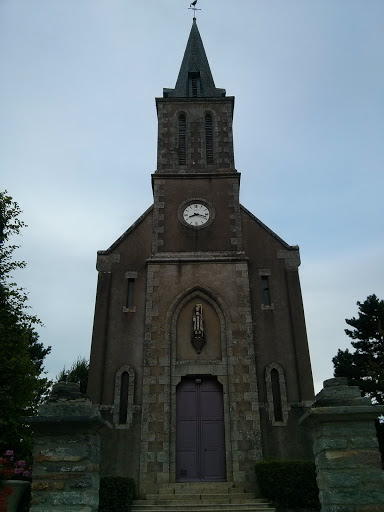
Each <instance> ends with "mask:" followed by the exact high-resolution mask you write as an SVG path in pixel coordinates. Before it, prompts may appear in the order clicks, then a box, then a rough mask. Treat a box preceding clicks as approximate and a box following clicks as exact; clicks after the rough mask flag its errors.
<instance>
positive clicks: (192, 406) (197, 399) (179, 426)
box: [176, 376, 226, 482]
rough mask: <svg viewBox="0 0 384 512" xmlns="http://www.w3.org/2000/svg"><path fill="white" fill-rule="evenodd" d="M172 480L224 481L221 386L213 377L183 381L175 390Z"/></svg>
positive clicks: (194, 377) (185, 379)
mask: <svg viewBox="0 0 384 512" xmlns="http://www.w3.org/2000/svg"><path fill="white" fill-rule="evenodd" d="M176 480H177V481H178V482H201V481H203V482H223V481H225V480H226V460H225V435H224V406H223V386H222V385H221V384H220V382H218V380H217V379H216V378H215V377H210V376H193V377H184V378H183V379H182V380H181V382H180V383H179V385H178V386H177V390H176Z"/></svg>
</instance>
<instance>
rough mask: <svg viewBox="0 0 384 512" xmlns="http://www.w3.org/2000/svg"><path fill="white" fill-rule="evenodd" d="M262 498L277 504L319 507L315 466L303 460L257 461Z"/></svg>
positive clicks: (256, 467)
mask: <svg viewBox="0 0 384 512" xmlns="http://www.w3.org/2000/svg"><path fill="white" fill-rule="evenodd" d="M255 470H256V478H257V482H258V484H259V487H260V491H261V493H262V495H263V497H265V498H267V499H268V500H269V501H271V502H273V503H274V504H275V505H276V506H283V507H290V508H295V507H300V508H307V509H314V510H320V502H319V490H318V487H317V483H316V467H315V464H314V463H313V462H309V461H304V460H266V461H262V462H257V463H256V464H255Z"/></svg>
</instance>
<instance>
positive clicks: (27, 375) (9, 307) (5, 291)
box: [0, 191, 51, 455]
mask: <svg viewBox="0 0 384 512" xmlns="http://www.w3.org/2000/svg"><path fill="white" fill-rule="evenodd" d="M21 213H22V212H21V210H20V207H19V205H18V204H17V203H16V202H15V201H13V199H12V197H11V196H9V195H8V194H7V192H6V191H4V192H0V452H1V453H3V452H4V451H5V450H7V449H13V450H14V451H15V452H17V453H18V454H23V455H27V454H28V452H29V451H30V449H31V446H32V440H31V432H30V429H29V427H28V425H24V424H23V423H22V420H21V418H22V416H29V415H33V414H35V413H36V409H37V405H38V404H39V402H40V401H41V399H42V397H43V396H44V395H45V394H46V393H47V390H48V387H49V384H50V383H49V382H48V380H47V379H46V378H45V377H44V366H43V362H44V358H45V356H46V355H47V354H49V352H50V350H51V349H50V347H47V348H45V347H44V346H43V344H42V343H40V342H39V335H38V333H37V332H36V329H35V328H36V326H37V325H39V324H40V325H41V321H40V320H39V319H38V318H37V317H36V316H34V315H31V314H29V313H28V305H27V301H28V297H27V294H26V292H25V290H24V289H23V288H19V287H17V285H16V283H14V282H13V278H12V272H13V271H14V270H17V269H22V268H24V267H25V265H26V263H25V262H24V261H18V260H16V259H14V254H13V253H14V251H15V250H16V249H17V248H18V247H19V246H18V245H15V244H13V243H12V242H11V240H12V238H13V237H14V236H16V235H19V234H20V231H21V229H22V228H23V227H25V224H24V222H23V221H22V220H20V218H19V217H20V214H21Z"/></svg>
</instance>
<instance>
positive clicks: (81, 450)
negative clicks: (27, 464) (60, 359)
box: [29, 382, 107, 512]
mask: <svg viewBox="0 0 384 512" xmlns="http://www.w3.org/2000/svg"><path fill="white" fill-rule="evenodd" d="M29 421H30V422H32V424H33V429H34V432H35V437H34V442H35V445H34V452H33V471H32V506H31V508H30V510H31V511H32V512H48V511H49V512H54V511H60V512H96V511H97V510H98V505H99V462H100V431H101V430H102V429H103V428H104V427H106V426H107V422H106V421H105V420H103V419H102V418H101V416H100V413H99V411H98V409H97V408H95V407H94V406H93V405H92V403H91V402H90V400H88V399H87V398H86V397H85V396H84V395H83V394H81V393H80V391H79V388H78V386H77V385H76V384H74V383H63V382H59V383H58V384H55V385H54V386H53V389H52V393H51V395H50V397H49V400H48V403H47V404H44V405H42V406H41V407H40V408H39V414H38V416H37V417H34V418H29Z"/></svg>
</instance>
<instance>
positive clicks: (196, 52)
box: [164, 18, 225, 98]
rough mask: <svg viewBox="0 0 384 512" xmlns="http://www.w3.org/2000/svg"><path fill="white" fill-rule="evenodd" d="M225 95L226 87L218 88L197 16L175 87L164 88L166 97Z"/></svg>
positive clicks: (194, 19)
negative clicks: (197, 22) (198, 26)
mask: <svg viewBox="0 0 384 512" xmlns="http://www.w3.org/2000/svg"><path fill="white" fill-rule="evenodd" d="M222 96H225V89H216V87H215V82H214V81H213V77H212V73H211V69H210V67H209V63H208V59H207V55H206V53H205V50H204V45H203V41H202V40H201V36H200V32H199V29H198V28H197V24H196V18H193V23H192V28H191V33H190V34H189V39H188V43H187V47H186V49H185V53H184V58H183V62H182V63H181V67H180V72H179V76H178V78H177V82H176V86H175V88H174V89H164V97H173V98H188V97H190V98H191V97H192V98H196V97H198V98H199V97H200V98H201V97H203V98H212V97H222Z"/></svg>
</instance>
